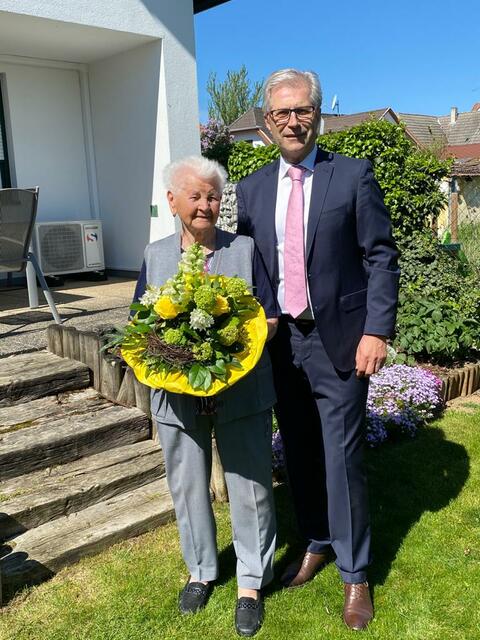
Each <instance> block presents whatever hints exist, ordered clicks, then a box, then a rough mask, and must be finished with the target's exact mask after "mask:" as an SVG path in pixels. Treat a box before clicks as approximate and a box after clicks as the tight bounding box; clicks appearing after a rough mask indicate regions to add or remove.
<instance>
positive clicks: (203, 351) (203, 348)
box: [193, 342, 213, 362]
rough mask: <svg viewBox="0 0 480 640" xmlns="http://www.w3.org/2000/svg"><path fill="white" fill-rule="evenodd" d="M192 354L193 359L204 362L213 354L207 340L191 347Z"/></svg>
mask: <svg viewBox="0 0 480 640" xmlns="http://www.w3.org/2000/svg"><path fill="white" fill-rule="evenodd" d="M193 355H194V357H195V360H200V361H201V362H205V361H206V360H210V358H211V357H212V355H213V349H212V345H211V344H210V343H209V342H201V343H200V344H197V345H195V346H194V347H193Z"/></svg>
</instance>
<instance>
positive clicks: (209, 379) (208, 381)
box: [202, 369, 212, 391]
mask: <svg viewBox="0 0 480 640" xmlns="http://www.w3.org/2000/svg"><path fill="white" fill-rule="evenodd" d="M211 384H212V374H211V373H210V371H209V370H208V369H206V370H205V379H204V381H203V384H202V388H203V390H204V391H208V389H209V387H210V385H211Z"/></svg>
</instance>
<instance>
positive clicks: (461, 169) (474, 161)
mask: <svg viewBox="0 0 480 640" xmlns="http://www.w3.org/2000/svg"><path fill="white" fill-rule="evenodd" d="M452 175H453V176H480V157H478V158H461V159H459V160H455V162H454V163H453V167H452Z"/></svg>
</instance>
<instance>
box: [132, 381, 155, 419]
mask: <svg viewBox="0 0 480 640" xmlns="http://www.w3.org/2000/svg"><path fill="white" fill-rule="evenodd" d="M134 386H135V404H136V405H137V407H138V408H139V409H140V410H141V411H143V413H145V414H146V415H147V416H148V417H149V418H150V417H151V415H152V412H151V409H150V387H147V385H146V384H142V383H141V382H139V381H138V380H137V379H136V378H135V380H134Z"/></svg>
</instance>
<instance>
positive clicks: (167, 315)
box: [153, 296, 182, 320]
mask: <svg viewBox="0 0 480 640" xmlns="http://www.w3.org/2000/svg"><path fill="white" fill-rule="evenodd" d="M153 309H154V311H155V313H158V315H159V316H160V317H161V318H163V319H164V320H171V319H172V318H176V317H177V316H178V314H179V313H180V311H182V307H181V305H179V304H174V303H173V302H172V301H171V299H170V298H169V297H168V296H161V297H160V298H159V299H158V300H157V302H156V303H155V306H154V307H153Z"/></svg>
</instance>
